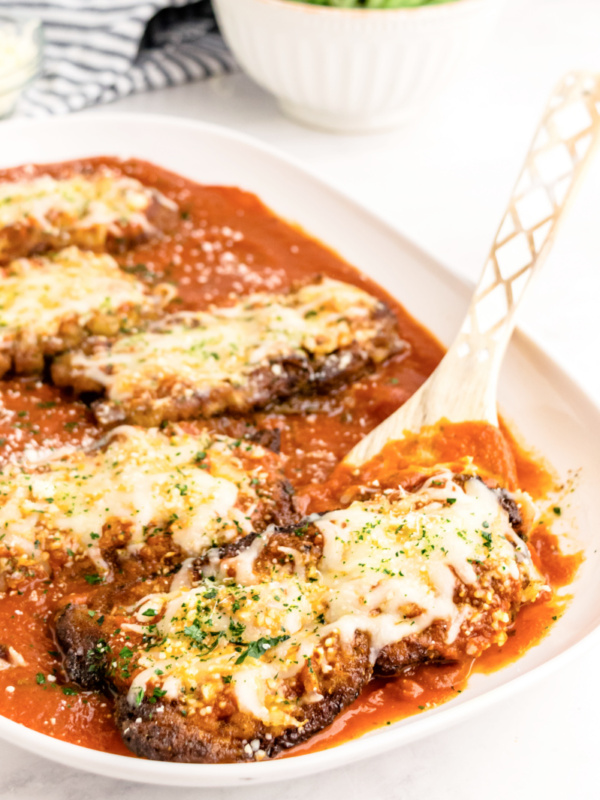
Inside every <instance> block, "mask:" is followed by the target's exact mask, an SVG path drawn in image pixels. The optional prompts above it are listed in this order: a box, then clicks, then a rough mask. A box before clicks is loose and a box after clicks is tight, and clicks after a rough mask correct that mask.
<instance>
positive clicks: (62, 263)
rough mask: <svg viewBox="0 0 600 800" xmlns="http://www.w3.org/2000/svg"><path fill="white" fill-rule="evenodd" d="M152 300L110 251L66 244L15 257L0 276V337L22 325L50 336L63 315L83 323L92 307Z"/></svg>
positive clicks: (103, 309)
mask: <svg viewBox="0 0 600 800" xmlns="http://www.w3.org/2000/svg"><path fill="white" fill-rule="evenodd" d="M155 304H156V299H154V298H153V297H151V296H150V295H149V294H148V293H147V291H146V288H145V286H144V285H143V284H142V283H141V282H140V281H138V280H136V278H134V277H133V276H131V275H127V274H126V273H124V272H122V271H121V270H120V269H119V265H118V264H117V262H116V261H115V260H114V259H113V258H112V257H111V256H109V255H96V254H95V253H91V252H88V251H84V250H79V249H78V248H77V247H69V248H67V249H65V250H61V251H60V252H58V253H56V254H55V255H53V256H52V257H49V258H31V259H27V258H22V259H18V260H16V261H13V262H12V263H11V264H10V265H9V266H8V267H7V268H6V269H5V270H4V271H3V276H2V280H1V281H0V343H2V342H8V341H10V340H11V339H12V338H13V337H14V336H15V335H16V334H17V333H19V332H21V331H22V332H23V333H24V335H26V336H29V337H31V336H38V337H49V336H55V335H56V334H58V332H59V329H60V326H61V324H62V323H63V322H64V321H65V320H71V319H75V320H77V322H78V323H79V324H81V325H85V324H86V322H88V321H89V320H90V318H91V317H93V316H94V315H95V314H97V313H102V314H105V315H113V314H115V313H118V311H119V309H122V308H123V307H124V306H131V307H134V308H139V307H142V308H146V307H151V306H152V305H155Z"/></svg>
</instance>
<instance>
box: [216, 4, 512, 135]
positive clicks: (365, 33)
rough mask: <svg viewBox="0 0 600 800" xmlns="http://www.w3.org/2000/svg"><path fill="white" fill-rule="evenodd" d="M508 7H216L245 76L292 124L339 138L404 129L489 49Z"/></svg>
mask: <svg viewBox="0 0 600 800" xmlns="http://www.w3.org/2000/svg"><path fill="white" fill-rule="evenodd" d="M501 4H502V0H454V2H450V3H445V4H442V5H426V6H416V7H413V8H397V9H356V8H339V7H330V6H317V5H310V4H307V3H303V2H294V1H293V0H214V3H213V5H214V7H215V11H216V14H217V18H218V20H219V26H220V28H221V31H222V33H223V35H224V36H225V39H226V40H227V43H228V44H229V46H230V47H231V49H232V51H233V53H234V55H235V57H236V58H237V60H238V61H239V63H240V65H241V66H242V67H243V69H244V70H245V71H246V72H247V73H248V74H249V75H250V77H252V78H253V79H254V80H255V81H256V82H257V83H258V84H260V86H262V87H263V88H264V89H267V91H269V92H271V93H272V94H274V95H275V97H276V98H277V101H278V103H279V105H280V107H281V109H282V110H283V111H284V112H285V113H286V114H288V115H289V116H290V117H292V118H294V119H296V120H298V121H300V122H303V123H305V124H307V125H311V126H313V127H317V128H325V129H327V130H331V131H337V132H345V133H352V132H366V131H375V130H380V129H385V128H391V127H394V126H397V125H401V124H403V123H405V122H407V121H409V120H410V119H412V118H413V117H414V116H416V115H418V114H419V112H421V111H422V110H423V109H425V108H427V106H429V105H430V103H431V101H432V100H433V99H434V98H435V97H436V95H438V94H439V93H440V92H442V90H443V89H444V88H445V87H446V85H447V84H448V83H449V82H450V81H451V80H452V79H453V78H454V76H455V75H456V74H457V72H458V71H459V69H460V68H461V67H464V66H465V65H466V64H468V63H469V61H470V59H471V57H472V56H473V55H474V54H475V53H476V52H477V49H478V48H479V47H480V46H481V45H482V44H483V42H484V40H485V38H486V35H487V33H488V31H489V30H490V28H491V27H492V24H493V22H494V20H495V19H496V16H497V14H498V11H499V9H500V7H501Z"/></svg>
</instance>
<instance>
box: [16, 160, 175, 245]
mask: <svg viewBox="0 0 600 800" xmlns="http://www.w3.org/2000/svg"><path fill="white" fill-rule="evenodd" d="M153 200H156V201H158V202H160V203H161V204H162V205H165V206H167V207H169V208H173V209H174V208H176V206H175V205H174V203H172V201H171V200H169V199H168V198H166V197H164V195H162V194H160V193H159V192H157V191H156V190H154V189H149V188H148V187H147V186H144V185H143V184H141V183H140V182H139V181H137V180H135V178H127V177H125V176H122V175H117V174H116V173H114V172H111V171H110V170H101V171H99V172H97V173H95V174H94V175H75V176H73V177H72V178H65V179H60V180H57V179H56V178H52V177H51V176H50V175H41V176H39V177H37V178H32V179H31V180H23V181H17V182H13V183H0V227H2V228H7V227H10V226H12V225H28V226H31V225H35V226H37V227H39V228H42V229H43V230H44V231H48V232H50V233H58V232H59V231H60V230H61V229H63V228H65V227H66V228H74V229H85V228H92V227H94V226H97V225H98V226H105V227H106V228H107V229H108V230H109V231H111V232H112V233H115V234H118V233H119V230H120V227H121V226H122V225H124V224H125V225H129V224H130V225H133V226H135V227H139V228H140V229H142V230H144V231H146V230H151V229H152V226H151V225H150V223H149V221H148V219H147V217H146V214H145V212H146V211H147V210H148V207H149V206H150V204H151V202H152V201H153Z"/></svg>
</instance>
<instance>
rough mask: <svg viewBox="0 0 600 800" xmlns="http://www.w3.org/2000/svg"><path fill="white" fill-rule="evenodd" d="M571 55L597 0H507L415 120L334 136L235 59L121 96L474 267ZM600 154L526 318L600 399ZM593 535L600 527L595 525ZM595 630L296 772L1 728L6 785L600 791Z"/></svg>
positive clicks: (348, 799) (49, 795)
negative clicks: (315, 180)
mask: <svg viewBox="0 0 600 800" xmlns="http://www.w3.org/2000/svg"><path fill="white" fill-rule="evenodd" d="M572 68H592V69H593V68H596V69H600V0H508V2H507V5H506V8H505V11H504V13H503V16H502V18H501V20H500V22H499V24H498V26H497V28H496V30H495V32H494V34H493V36H492V38H491V40H489V41H488V43H487V45H486V47H485V49H484V52H483V53H482V54H481V55H480V57H479V59H478V60H477V62H476V63H475V64H474V65H473V66H472V68H471V70H470V71H469V73H468V74H467V75H465V76H464V77H463V78H461V79H460V80H459V81H458V82H457V83H455V84H454V86H453V87H451V89H450V90H449V91H447V93H446V94H445V95H444V97H443V98H442V99H441V100H440V101H439V102H438V104H437V105H436V106H435V107H434V108H432V109H431V110H430V111H429V112H428V114H427V115H426V117H424V118H422V119H421V120H420V121H419V122H418V123H416V124H415V125H414V126H413V127H410V128H407V129H404V130H399V131H395V132H391V133H385V134H378V135H371V136H361V137H359V136H344V137H339V136H333V135H329V134H326V133H320V132H316V131H312V130H309V129H306V128H302V127H299V126H297V125H296V124H294V123H292V122H289V121H288V120H286V119H285V118H284V117H282V116H280V114H279V112H278V110H277V107H276V105H275V103H274V101H273V100H272V99H271V97H270V96H268V95H266V94H265V93H264V92H262V91H261V90H260V89H259V88H258V87H256V86H255V85H254V84H253V83H251V81H250V80H248V79H247V78H245V77H244V76H243V75H236V76H232V77H227V78H222V79H216V80H212V81H207V82H205V83H198V84H194V85H191V86H186V87H181V88H177V89H167V90H163V91H157V92H155V93H153V94H146V95H138V96H136V97H132V98H128V99H126V100H122V101H119V102H118V103H115V104H113V105H112V106H108V107H104V108H102V109H96V110H94V111H93V112H91V113H99V114H101V113H103V111H104V110H108V111H116V110H120V111H131V112H154V113H159V114H170V115H176V116H183V117H192V118H194V119H201V120H205V121H209V122H214V123H218V124H222V125H227V126H230V127H232V128H235V129H236V130H240V131H243V132H245V133H248V134H251V135H253V136H255V137H257V138H258V139H261V140H262V141H264V142H266V143H268V144H270V145H273V146H275V147H277V148H280V149H281V150H283V151H284V152H286V153H288V154H291V155H293V156H295V157H296V158H298V159H300V160H302V161H303V162H304V163H305V164H306V165H308V166H309V167H310V168H312V169H313V170H316V171H317V172H318V173H319V174H320V175H321V176H322V177H324V178H325V179H326V180H329V181H330V182H331V183H332V184H334V185H336V186H337V187H339V188H340V189H342V190H343V191H345V192H347V193H348V194H350V195H352V196H354V197H356V198H358V199H360V200H361V202H363V203H364V204H365V205H367V206H369V207H370V208H371V209H373V210H374V211H376V212H377V213H378V214H380V215H381V216H382V217H384V218H385V219H386V220H388V221H389V222H391V223H392V224H393V225H394V226H396V227H397V228H398V229H399V230H401V231H402V232H403V233H404V234H406V235H408V236H409V237H411V238H412V239H414V240H415V241H416V242H418V243H419V244H420V245H421V246H422V247H424V248H425V249H426V250H429V251H430V252H431V253H433V254H434V255H435V256H437V257H438V258H439V259H440V260H442V261H443V262H445V263H446V264H447V265H449V266H450V267H452V268H453V269H454V270H456V271H457V272H459V273H461V274H462V275H464V276H466V277H468V278H470V279H472V280H475V279H476V277H477V275H478V271H479V269H480V266H481V264H482V263H483V259H484V257H485V255H486V253H487V247H488V245H489V242H490V241H491V238H492V236H493V234H494V233H495V229H496V226H497V223H498V221H499V219H500V216H501V214H502V212H503V210H504V204H505V202H506V200H507V198H508V193H509V191H510V189H511V186H512V183H513V180H514V178H515V176H516V174H517V171H518V169H519V167H520V163H521V160H522V157H523V155H524V152H525V149H526V147H527V146H528V143H529V139H530V136H531V134H532V132H533V128H534V126H535V125H536V122H537V118H538V116H539V114H540V112H541V110H542V107H543V104H544V101H545V98H546V96H547V94H548V93H549V91H550V90H551V88H552V86H553V84H554V83H555V81H556V80H557V79H558V78H559V77H560V76H561V75H562V74H563V73H564V72H566V71H568V70H569V69H572ZM599 220H600V158H599V159H598V161H597V163H596V165H595V167H594V168H593V170H592V171H591V172H590V175H589V178H588V181H587V183H586V185H585V186H584V188H583V189H582V191H581V193H580V195H579V197H578V199H577V202H576V204H575V206H574V208H573V213H572V214H571V216H570V218H569V220H568V222H567V223H566V224H565V227H564V228H563V231H562V234H561V236H560V239H559V242H558V243H557V245H556V247H555V249H554V251H553V253H552V255H551V257H550V259H549V261H548V264H547V267H546V270H545V273H544V274H543V276H542V278H541V279H540V280H539V282H538V284H537V286H536V292H535V296H534V297H532V298H531V299H530V300H528V302H527V307H526V308H525V309H524V315H523V317H524V323H523V328H525V329H526V330H527V331H528V332H529V333H530V334H532V335H533V336H534V338H535V339H536V340H537V341H538V342H541V343H542V344H543V345H544V346H545V347H546V349H547V350H548V351H549V352H550V353H551V354H553V355H554V356H555V357H556V358H557V359H558V360H559V361H560V362H561V363H562V365H563V366H564V367H566V369H567V370H568V371H569V372H570V373H571V374H572V375H573V376H574V377H575V378H576V379H577V380H578V381H579V382H580V383H581V384H582V385H583V386H584V387H585V388H586V389H587V391H588V392H589V393H590V395H592V396H593V397H594V398H595V399H596V401H597V402H600V370H599V369H598V344H600V337H599V331H600V255H599V253H600V225H599ZM599 535H600V533H599ZM599 661H600V645H596V646H595V647H593V648H591V649H590V650H589V651H588V652H587V654H585V655H583V656H580V657H579V658H578V659H577V660H576V661H575V662H574V663H572V664H571V665H569V666H567V667H563V668H562V669H561V670H560V671H559V672H557V673H555V674H554V675H553V676H551V677H549V678H546V679H545V680H543V681H542V682H540V683H539V684H538V685H537V686H536V687H535V688H534V689H530V690H529V691H528V692H527V694H520V695H518V696H516V697H514V698H513V699H511V700H509V701H507V702H505V703H503V704H502V706H500V707H495V708H493V709H491V710H489V711H487V712H486V713H485V714H483V715H481V716H479V717H476V718H475V719H473V720H471V721H469V722H465V723H463V724H461V725H458V726H456V727H454V728H451V729H450V730H448V731H446V732H444V733H440V734H438V735H436V736H434V737H432V738H430V739H428V740H425V741H420V742H417V743H415V744H414V745H413V746H410V747H405V748H404V749H402V750H398V751H396V752H392V753H389V754H387V755H385V756H382V757H379V758H377V759H372V760H370V761H366V762H361V763H359V764H357V765H355V766H349V767H346V768H344V769H341V770H337V771H335V772H331V773H326V774H322V775H318V776H314V777H310V776H307V777H306V778H304V779H303V780H299V781H294V782H293V783H291V784H287V785H286V784H272V785H267V786H263V787H255V788H247V789H241V790H234V789H223V790H208V789H207V790H202V789H179V790H178V789H162V788H158V787H147V786H143V785H135V784H131V783H124V782H120V781H116V780H112V779H104V778H99V777H95V776H90V775H87V774H84V773H81V772H78V771H75V770H70V769H68V768H66V767H62V766H59V765H56V764H52V763H50V762H48V761H45V760H43V759H41V758H38V757H36V756H34V755H31V754H27V753H24V752H22V751H21V750H19V749H17V748H15V747H12V746H11V745H8V744H4V743H0V797H2V798H4V797H6V798H14V800H42V798H43V800H71V799H72V800H81V799H82V798H84V800H104V798H107V797H111V798H112V800H124V799H125V798H127V800H158V798H161V800H162V799H163V798H164V797H165V796H166V797H168V798H170V799H171V798H172V800H191V798H194V799H195V800H208V799H209V798H210V800H231V799H232V798H234V797H235V798H237V797H242V796H243V797H244V800H259V798H260V800H270V798H275V797H277V798H281V797H283V798H286V800H288V799H289V800H300V798H311V800H325V798H327V799H328V800H329V798H331V797H334V798H344V800H388V799H392V800H396V798H398V799H400V798H402V800H417V799H420V798H427V799H428V800H453V799H454V798H460V800H475V799H476V798H477V800H479V799H480V798H485V800H506V798H507V797H510V798H516V799H517V800H521V798H528V800H529V799H530V798H531V800H537V798H542V797H543V798H545V800H554V798H557V799H558V798H560V799H561V800H562V799H563V798H576V799H577V800H587V798H599V797H600V780H599V777H600V774H599V773H600V771H599V762H600V728H599V720H600V691H599V690H598V685H599V680H598V662H599Z"/></svg>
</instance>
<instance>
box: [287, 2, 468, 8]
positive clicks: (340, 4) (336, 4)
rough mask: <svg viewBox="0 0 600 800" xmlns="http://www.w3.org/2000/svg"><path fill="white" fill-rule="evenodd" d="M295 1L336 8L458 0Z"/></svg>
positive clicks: (377, 6) (425, 4) (434, 4)
mask: <svg viewBox="0 0 600 800" xmlns="http://www.w3.org/2000/svg"><path fill="white" fill-rule="evenodd" d="M294 2H297V3H311V4H312V5H314V6H333V7H335V8H414V7H415V6H439V5H441V4H442V3H455V2H457V0H294Z"/></svg>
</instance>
